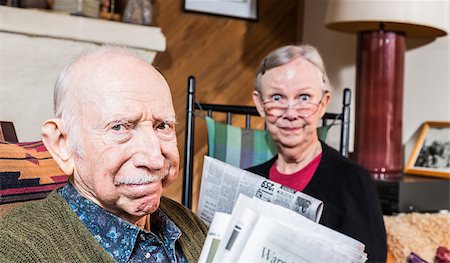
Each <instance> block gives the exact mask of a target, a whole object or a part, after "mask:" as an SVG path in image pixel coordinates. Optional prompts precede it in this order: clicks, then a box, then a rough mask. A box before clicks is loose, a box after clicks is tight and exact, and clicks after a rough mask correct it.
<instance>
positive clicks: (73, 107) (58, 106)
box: [53, 45, 146, 157]
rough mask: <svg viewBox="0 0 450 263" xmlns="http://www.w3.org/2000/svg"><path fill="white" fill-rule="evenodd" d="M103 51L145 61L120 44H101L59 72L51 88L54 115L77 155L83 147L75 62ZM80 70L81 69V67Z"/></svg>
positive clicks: (83, 53) (79, 56) (80, 106)
mask: <svg viewBox="0 0 450 263" xmlns="http://www.w3.org/2000/svg"><path fill="white" fill-rule="evenodd" d="M105 53H122V54H128V55H130V56H133V57H135V58H137V59H139V60H142V61H146V60H145V58H144V57H143V56H141V55H140V54H138V53H136V52H134V51H132V50H130V49H127V48H125V47H121V46H114V45H103V46H97V47H93V48H89V49H87V50H85V51H84V52H82V53H81V54H80V55H78V56H77V57H75V58H74V59H72V60H71V61H70V62H69V63H68V64H67V65H66V66H65V67H64V69H63V70H62V71H61V73H60V74H59V76H58V78H57V80H56V83H55V87H54V89H53V110H54V113H55V116H56V117H57V118H60V119H61V120H62V122H63V125H64V129H65V131H66V133H67V134H68V135H70V140H69V147H71V149H72V150H73V151H74V154H76V155H77V156H79V157H82V156H83V155H84V154H83V148H82V147H81V145H80V143H79V132H80V127H79V125H80V124H81V108H82V105H81V101H80V100H79V99H78V98H76V95H75V92H76V91H74V89H76V86H77V83H78V82H79V80H77V79H76V78H77V77H76V76H75V75H76V74H74V73H75V72H76V71H77V69H76V68H77V62H79V61H80V60H81V59H83V58H85V57H87V56H90V55H94V54H95V55H101V54H105ZM81 70H82V69H81Z"/></svg>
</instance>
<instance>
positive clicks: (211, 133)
mask: <svg viewBox="0 0 450 263" xmlns="http://www.w3.org/2000/svg"><path fill="white" fill-rule="evenodd" d="M205 119H206V124H207V127H208V152H209V156H211V157H214V158H216V159H218V160H221V161H224V162H226V163H229V164H231V165H233V166H236V167H240V168H242V169H245V168H248V167H251V166H254V165H258V164H261V163H263V162H265V161H268V160H270V159H271V158H272V157H273V156H274V155H275V154H277V148H276V145H275V142H274V141H273V140H272V137H271V136H270V134H269V133H268V132H267V131H265V130H252V129H244V128H240V127H237V126H233V125H227V124H225V123H222V122H218V121H215V120H214V119H212V118H210V117H205Z"/></svg>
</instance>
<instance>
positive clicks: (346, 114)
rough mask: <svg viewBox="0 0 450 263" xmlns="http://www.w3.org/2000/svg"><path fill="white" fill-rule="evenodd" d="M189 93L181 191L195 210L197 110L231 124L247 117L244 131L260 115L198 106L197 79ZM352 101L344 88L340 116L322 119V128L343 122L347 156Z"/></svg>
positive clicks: (250, 110)
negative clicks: (223, 115)
mask: <svg viewBox="0 0 450 263" xmlns="http://www.w3.org/2000/svg"><path fill="white" fill-rule="evenodd" d="M187 85H188V94H187V102H186V130H185V131H186V133H185V134H186V137H185V145H184V170H183V171H184V176H183V189H182V200H181V202H182V204H183V205H184V206H186V207H188V208H192V183H193V168H194V167H193V164H194V160H193V159H194V131H195V115H196V110H200V111H202V112H203V111H206V112H207V116H209V117H213V112H222V113H226V123H227V124H229V125H230V124H231V120H232V116H233V115H245V128H250V120H251V116H258V117H259V116H260V115H259V113H258V111H257V110H256V107H252V106H237V105H223V104H208V103H199V102H197V101H196V100H195V87H196V82H195V77H194V76H189V78H188V83H187ZM350 100H351V91H350V89H349V88H345V89H344V96H343V102H342V112H341V113H329V112H327V113H325V114H324V116H323V117H322V125H324V126H325V125H330V124H332V123H334V122H335V121H336V120H340V125H341V131H340V144H339V152H340V153H341V154H342V155H343V156H345V157H347V156H348V145H349V137H350V136H349V135H350Z"/></svg>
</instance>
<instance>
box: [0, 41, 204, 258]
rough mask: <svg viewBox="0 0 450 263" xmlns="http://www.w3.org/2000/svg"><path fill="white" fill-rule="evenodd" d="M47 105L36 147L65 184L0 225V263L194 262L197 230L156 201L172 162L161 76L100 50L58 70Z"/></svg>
mask: <svg viewBox="0 0 450 263" xmlns="http://www.w3.org/2000/svg"><path fill="white" fill-rule="evenodd" d="M54 103H55V113H56V118H54V119H50V120H48V121H46V122H44V123H43V126H42V140H43V142H44V144H45V146H46V147H47V149H48V150H49V151H50V153H51V154H52V156H53V158H54V159H55V161H56V162H57V163H58V165H59V166H60V168H61V169H62V170H63V171H64V173H65V174H67V175H68V176H69V182H68V183H67V184H66V185H65V186H64V187H63V188H60V189H58V190H57V191H53V192H52V193H51V194H50V195H49V196H48V197H47V198H46V199H44V200H42V201H37V202H34V203H32V204H30V205H24V206H21V207H19V208H18V209H16V210H13V211H12V212H11V213H10V214H8V215H7V216H5V217H4V218H3V219H2V221H1V222H0V240H1V244H0V258H1V260H2V262H4V261H7V262H8V261H10V262H115V261H118V262H141V261H148V262H191V261H192V262H194V261H197V260H198V257H199V254H200V252H201V248H202V245H203V242H204V239H205V236H206V233H207V229H206V227H205V225H204V224H203V223H202V222H201V221H200V219H199V218H198V217H197V216H195V214H193V213H192V212H191V211H190V210H187V209H185V208H184V207H182V206H181V205H179V204H178V203H176V202H174V201H172V200H170V199H168V198H165V197H162V193H163V190H164V188H165V187H166V186H167V185H169V184H170V183H172V182H173V181H174V180H175V178H176V177H177V175H178V168H179V167H178V166H179V155H178V149H177V140H176V132H175V122H176V120H175V112H174V109H173V106H172V99H171V94H170V90H169V87H168V85H167V83H166V81H165V80H164V78H163V77H162V76H161V74H160V73H159V72H158V71H157V70H155V68H154V67H152V66H151V65H150V64H148V63H147V62H145V61H144V60H143V59H140V58H139V57H137V56H135V55H133V54H132V53H130V52H129V51H126V50H123V49H119V48H114V47H102V48H99V49H96V50H94V51H91V52H89V53H86V54H84V55H82V56H80V57H79V58H78V59H76V60H75V61H74V62H73V63H71V64H70V65H68V66H67V67H66V68H65V69H64V70H63V71H62V73H61V74H60V76H59V78H58V81H57V83H56V86H55V94H54Z"/></svg>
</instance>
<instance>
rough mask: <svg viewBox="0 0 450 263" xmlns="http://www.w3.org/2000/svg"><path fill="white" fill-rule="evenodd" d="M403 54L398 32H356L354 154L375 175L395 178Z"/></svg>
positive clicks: (399, 169) (399, 154) (400, 160)
mask: <svg viewBox="0 0 450 263" xmlns="http://www.w3.org/2000/svg"><path fill="white" fill-rule="evenodd" d="M404 54H405V36H404V35H402V34H400V33H397V32H386V31H368V32H360V33H359V34H358V54H357V55H358V60H357V69H356V70H357V72H356V110H355V119H356V122H355V155H354V156H355V160H356V161H357V162H358V163H360V164H361V165H362V166H364V167H365V168H367V169H368V170H369V172H371V174H372V177H374V178H398V177H401V172H402V170H403V147H402V107H403V67H404Z"/></svg>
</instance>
